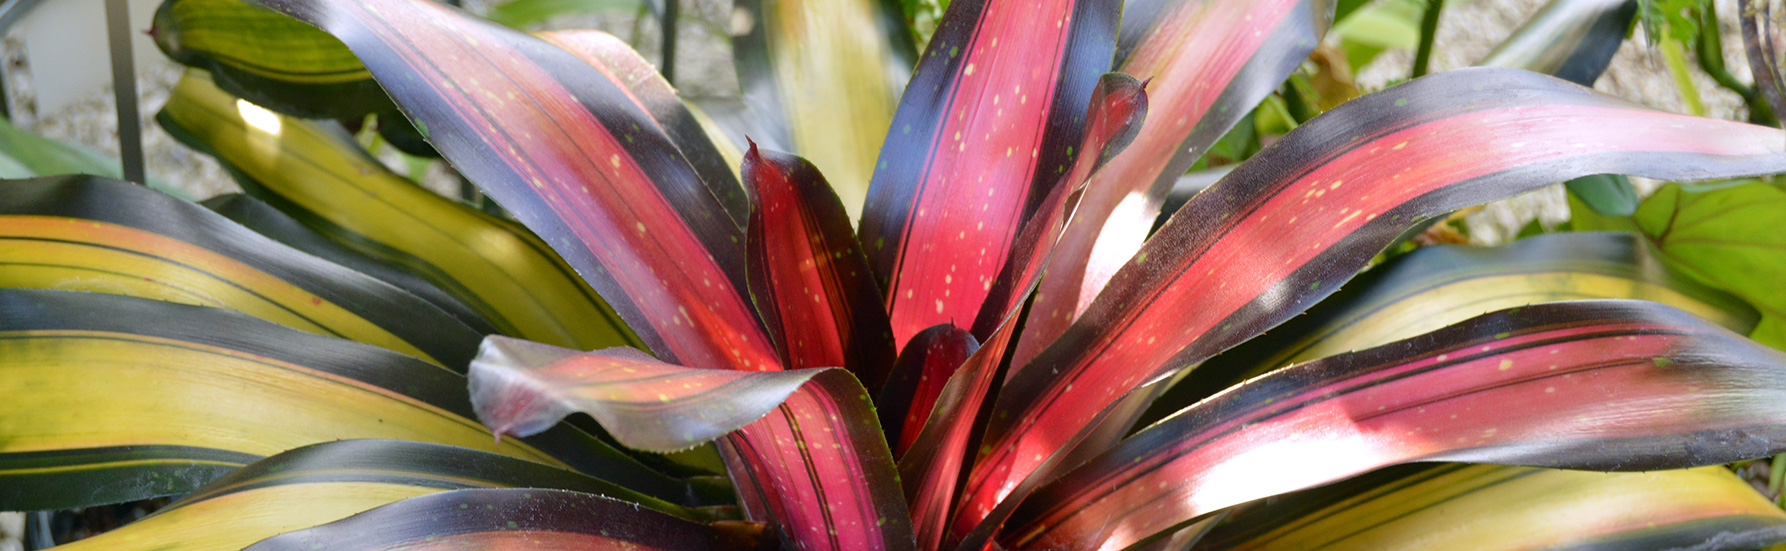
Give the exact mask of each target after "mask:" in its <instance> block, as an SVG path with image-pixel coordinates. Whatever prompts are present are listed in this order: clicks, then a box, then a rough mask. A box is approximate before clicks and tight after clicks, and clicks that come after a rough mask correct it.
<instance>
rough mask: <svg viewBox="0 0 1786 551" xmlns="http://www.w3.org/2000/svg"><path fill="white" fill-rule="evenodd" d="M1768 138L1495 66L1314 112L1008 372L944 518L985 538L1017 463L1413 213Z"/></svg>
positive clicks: (1743, 161)
mask: <svg viewBox="0 0 1786 551" xmlns="http://www.w3.org/2000/svg"><path fill="white" fill-rule="evenodd" d="M1774 137H1777V136H1776V135H1775V134H1774V131H1773V130H1770V129H1767V128H1765V127H1759V126H1752V125H1747V124H1741V123H1732V122H1726V121H1717V120H1711V119H1702V118H1694V117H1687V116H1681V115H1674V114H1668V113H1662V112H1657V111H1652V110H1649V109H1646V108H1642V107H1638V106H1635V105H1632V104H1629V103H1626V102H1623V101H1620V100H1615V99H1612V98H1609V97H1606V96H1601V95H1598V94H1596V93H1594V92H1592V91H1589V90H1586V89H1583V88H1580V87H1577V86H1574V85H1572V84H1568V83H1566V82H1564V81H1560V80H1556V79H1554V78H1550V77H1545V76H1540V75H1536V74H1532V73H1527V72H1523V71H1517V70H1507V69H1491V68H1483V69H1463V70H1457V71H1447V72H1444V73H1438V74H1435V75H1430V76H1428V77H1425V78H1421V79H1418V80H1415V81H1413V82H1410V83H1408V84H1404V85H1402V86H1398V87H1395V88H1391V89H1389V90H1385V91H1383V92H1379V93H1376V94H1372V95H1370V96H1366V97H1363V98H1359V99H1357V100H1353V101H1351V102H1347V103H1346V104H1344V105H1342V106H1340V107H1338V108H1335V109H1334V110H1332V111H1328V112H1327V114H1325V115H1322V116H1321V117H1318V118H1316V119H1315V120H1313V121H1310V122H1309V123H1307V124H1304V125H1303V126H1301V127H1299V128H1298V129H1297V130H1296V131H1294V132H1292V133H1291V134H1289V135H1287V136H1285V137H1284V138H1283V139H1282V140H1280V141H1278V142H1276V143H1274V144H1273V145H1272V147H1270V148H1268V149H1266V150H1265V151H1263V152H1261V153H1260V154H1259V155H1257V156H1255V157H1253V158H1252V159H1249V160H1248V161H1247V162H1246V163H1245V164H1243V165H1241V166H1240V167H1239V168H1237V169H1235V170H1234V172H1232V173H1230V174H1229V175H1228V176H1227V177H1226V178H1224V179H1223V180H1222V181H1220V182H1218V183H1217V184H1215V185H1214V186H1212V187H1211V188H1209V189H1208V190H1205V191H1204V192H1203V193H1200V194H1198V195H1197V196H1196V197H1195V198H1193V199H1192V200H1191V201H1190V202H1189V203H1188V204H1186V205H1185V207H1184V208H1183V209H1182V210H1180V211H1179V212H1178V213H1177V214H1176V215H1174V216H1173V218H1172V220H1171V221H1169V222H1167V223H1166V224H1165V226H1164V227H1163V228H1161V229H1160V231H1159V232H1158V233H1156V234H1155V235H1154V237H1152V238H1150V240H1149V241H1148V243H1147V245H1146V246H1144V247H1142V249H1141V251H1140V253H1138V254H1137V255H1136V256H1135V258H1134V259H1132V260H1130V262H1129V263H1128V264H1127V265H1125V266H1124V267H1123V269H1122V270H1120V271H1118V272H1117V275H1116V276H1115V277H1113V278H1112V279H1111V284H1110V285H1109V286H1107V287H1106V288H1105V290H1104V291H1103V292H1102V294H1100V295H1099V298H1098V299H1097V300H1096V301H1094V302H1093V303H1092V305H1091V307H1089V308H1088V309H1087V310H1086V312H1085V314H1084V315H1082V316H1081V317H1080V319H1079V320H1078V321H1076V322H1075V323H1074V325H1073V327H1071V328H1069V329H1068V330H1067V332H1065V333H1063V334H1062V337H1061V339H1060V340H1058V341H1056V342H1055V343H1054V344H1052V345H1050V346H1049V347H1048V348H1046V349H1044V350H1043V351H1042V352H1041V353H1039V354H1038V355H1037V356H1036V359H1035V360H1033V361H1032V362H1031V363H1030V365H1029V366H1027V367H1025V368H1024V369H1023V371H1019V372H1017V373H1016V375H1014V376H1013V377H1012V378H1011V380H1010V381H1009V382H1008V383H1007V384H1006V388H1005V389H1004V390H1003V391H1002V392H1001V393H1000V396H999V402H1000V403H999V408H998V409H999V413H998V414H995V415H994V416H993V420H992V426H991V428H990V429H989V432H988V442H989V443H990V444H989V446H988V447H987V448H986V453H983V454H981V457H980V459H979V460H978V461H977V462H976V465H975V467H974V475H973V477H972V478H970V480H969V481H968V485H967V493H966V494H965V495H964V499H965V501H964V506H962V507H961V508H960V509H961V510H962V511H963V515H962V517H961V518H960V519H959V522H958V526H962V525H974V524H980V527H979V528H978V529H977V530H976V534H977V535H976V536H975V537H976V538H986V537H990V536H991V533H992V530H993V529H995V527H996V525H997V524H998V522H999V519H998V518H997V517H998V516H999V515H1001V514H1004V513H1008V512H1009V510H1010V508H1011V507H1014V506H1015V500H1013V499H1008V498H1009V497H1010V496H1013V494H1018V495H1017V496H1016V497H1018V498H1020V497H1021V495H1020V494H1021V493H1022V492H1025V491H1027V490H1029V489H1031V488H1033V487H1034V484H1036V483H1039V482H1040V480H1037V478H1040V477H1031V474H1032V473H1038V472H1044V471H1047V470H1048V466H1049V465H1051V464H1052V463H1054V462H1058V461H1060V460H1061V459H1062V458H1063V457H1064V453H1062V452H1061V450H1063V449H1071V448H1073V447H1074V444H1075V443H1076V442H1078V441H1080V440H1082V439H1083V437H1084V434H1085V432H1086V431H1087V430H1090V429H1087V428H1086V427H1093V426H1096V425H1098V424H1099V422H1100V420H1101V419H1102V418H1103V417H1104V415H1105V411H1106V406H1107V405H1109V404H1111V403H1114V402H1115V401H1116V400H1117V399H1118V398H1120V397H1122V396H1123V395H1125V394H1127V393H1128V392H1129V391H1131V390H1133V389H1135V388H1137V387H1140V386H1143V385H1146V384H1149V383H1152V382H1155V381H1159V380H1162V379H1164V378H1166V377H1168V376H1171V375H1173V374H1175V373H1177V372H1179V371H1180V370H1182V369H1183V368H1185V367H1186V366H1190V365H1194V364H1196V363H1198V362H1200V361H1202V360H1204V359H1207V358H1209V357H1211V356H1213V355H1214V354H1216V353H1217V352H1220V351H1222V350H1225V349H1227V348H1230V347H1233V346H1234V345H1236V344H1239V343H1240V342H1242V341H1244V340H1246V339H1248V338H1251V337H1252V336H1254V335H1257V334H1258V333H1260V332H1262V331H1264V330H1265V329H1267V328H1269V327H1271V326H1274V325H1277V324H1278V323H1282V322H1283V321H1284V320H1286V319H1289V318H1290V317H1291V316H1293V315H1294V314H1295V313H1297V312H1300V311H1302V310H1304V309H1306V308H1308V307H1309V306H1311V305H1313V304H1314V303H1315V302H1316V301H1318V300H1320V299H1321V298H1324V297H1326V296H1327V295H1329V294H1331V293H1332V292H1333V291H1334V289H1335V288H1336V287H1337V286H1338V285H1339V284H1340V283H1343V282H1344V281H1346V280H1348V279H1350V278H1351V277H1352V276H1353V275H1355V274H1356V273H1357V272H1358V270H1359V269H1361V268H1363V267H1364V265H1365V264H1366V262H1368V261H1369V259H1370V258H1371V257H1372V256H1373V255H1375V254H1376V253H1377V251H1379V250H1381V249H1382V247H1383V246H1385V245H1386V244H1388V243H1389V242H1390V241H1392V240H1393V239H1394V238H1395V237H1396V236H1397V235H1399V234H1400V233H1401V232H1402V231H1403V230H1404V229H1405V228H1407V227H1408V226H1411V225H1412V224H1413V223H1414V222H1416V221H1418V220H1420V219H1423V218H1426V217H1430V216H1434V215H1437V214H1441V213H1445V212H1449V211H1451V210H1455V209H1457V208H1461V207H1463V206H1467V205H1470V204H1475V203H1480V202H1485V201H1488V200H1492V199H1495V198H1500V197H1505V196H1509V195H1513V194H1516V193H1519V192H1522V191H1527V190H1531V189H1535V188H1537V187H1539V186H1542V185H1547V184H1549V183H1551V182H1555V181H1557V180H1563V179H1568V178H1572V177H1577V176H1583V175H1587V174H1600V173H1618V172H1629V173H1634V174H1640V175H1648V176H1653V177H1664V178H1707V177H1718V176H1738V175H1743V174H1759V173H1772V172H1777V171H1780V170H1783V169H1786V152H1783V149H1786V143H1782V142H1781V141H1780V140H1777V139H1773V138H1774ZM1030 370H1035V372H1036V373H1037V374H1036V375H1026V374H1025V373H1027V372H1029V371H1030ZM1025 479H1029V480H1028V481H1027V482H1025ZM1001 502H1002V503H1001ZM994 504H999V508H998V509H997V510H994V511H993V513H994V515H993V516H992V517H988V521H987V522H985V523H980V520H981V519H980V518H977V517H978V516H979V515H980V513H979V512H980V511H986V510H988V509H991V508H992V506H993V505H994Z"/></svg>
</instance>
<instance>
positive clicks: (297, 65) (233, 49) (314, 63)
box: [149, 0, 392, 119]
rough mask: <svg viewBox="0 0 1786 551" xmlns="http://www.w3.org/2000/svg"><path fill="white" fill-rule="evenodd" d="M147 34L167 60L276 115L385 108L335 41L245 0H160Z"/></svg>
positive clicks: (349, 115) (357, 113)
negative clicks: (199, 71) (204, 73)
mask: <svg viewBox="0 0 1786 551" xmlns="http://www.w3.org/2000/svg"><path fill="white" fill-rule="evenodd" d="M149 34H150V36H153V37H154V38H155V45H156V46H158V47H160V48H161V51H162V53H165V54H167V56H168V57H170V58H173V60H174V61H177V62H179V63H181V64H183V65H186V66H189V67H194V68H198V69H203V70H205V71H207V72H210V73H211V74H212V75H215V76H216V79H217V83H218V84H219V85H220V86H222V87H223V89H225V90H228V91H229V92H230V93H231V94H234V95H237V96H241V97H244V98H248V100H249V101H252V102H254V103H255V104H257V105H263V106H266V107H267V108H270V109H273V110H275V111H279V112H281V113H288V114H291V115H296V116H299V117H305V118H337V119H353V118H359V117H361V116H364V115H367V114H369V113H380V112H388V111H390V109H391V107H392V105H391V99H390V98H389V97H387V96H385V93H384V90H383V89H381V88H379V87H378V83H377V82H374V81H373V80H372V73H369V72H367V71H366V67H365V66H364V65H361V64H360V60H359V59H358V58H355V57H354V55H353V52H351V51H348V49H347V46H346V45H343V44H342V43H341V41H340V40H336V39H335V37H332V36H329V35H328V33H325V32H322V31H319V30H317V29H316V28H315V27H312V26H310V25H305V24H303V23H302V22H299V21H295V20H292V18H290V17H285V16H283V15H280V14H278V13H274V12H272V11H268V10H267V9H265V8H262V7H260V6H256V5H254V4H253V3H250V2H248V1H247V0H165V1H164V2H162V3H161V7H160V8H159V9H157V10H156V11H155V22H154V26H153V27H151V28H150V30H149Z"/></svg>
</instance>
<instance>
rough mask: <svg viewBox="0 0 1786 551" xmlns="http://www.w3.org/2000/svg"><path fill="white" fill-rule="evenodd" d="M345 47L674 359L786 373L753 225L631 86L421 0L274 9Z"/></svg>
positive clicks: (296, 1)
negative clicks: (757, 292) (757, 303)
mask: <svg viewBox="0 0 1786 551" xmlns="http://www.w3.org/2000/svg"><path fill="white" fill-rule="evenodd" d="M261 2H262V3H263V4H265V5H267V6H268V7H271V8H273V9H275V10H277V11H281V12H284V13H286V14H288V15H291V16H293V17H296V18H298V19H301V20H304V21H307V22H310V23H312V24H316V25H318V26H319V27H322V28H323V30H325V31H328V32H329V33H331V34H333V35H335V36H336V37H337V38H340V39H341V40H342V42H344V43H346V44H347V46H348V47H349V48H350V49H352V50H353V51H354V53H355V54H356V55H358V56H359V58H360V60H361V61H363V62H364V63H365V64H366V67H367V68H368V69H370V70H371V72H372V75H373V76H374V77H375V78H376V79H378V81H379V84H381V85H383V86H384V87H385V90H386V91H388V92H389V93H390V94H391V97H392V99H394V100H396V102H397V104H398V106H399V107H401V108H403V110H404V112H405V113H406V114H408V115H409V117H410V118H411V119H414V120H417V121H419V122H420V123H421V124H420V126H422V127H425V128H426V129H427V131H426V134H427V135H428V136H429V140H430V142H431V143H432V144H433V145H434V146H435V148H436V149H438V150H439V151H440V152H441V153H442V154H443V155H445V156H446V157H447V159H448V160H450V161H452V163H453V165H454V166H455V167H456V168H458V169H459V170H460V172H462V173H464V174H465V175H466V176H467V177H469V178H471V180H472V181H474V182H476V183H477V184H478V185H479V186H480V187H482V188H483V189H484V190H485V191H486V192H488V193H490V195H491V196H492V197H494V198H496V200H497V201H498V202H500V203H502V205H503V206H504V207H506V208H508V209H509V210H510V211H511V212H513V213H514V214H515V216H516V217H517V218H518V219H519V220H521V222H522V223H524V224H526V225H527V226H528V228H530V229H532V230H533V231H534V232H535V233H537V234H539V235H540V236H541V237H542V238H543V239H545V240H546V242H547V243H549V244H551V245H552V247H553V249H555V250H557V251H558V253H559V254H560V255H562V256H563V257H564V259H565V260H566V261H567V262H569V263H570V264H571V266H572V267H575V268H576V269H577V271H578V272H579V273H580V274H582V275H583V277H584V278H586V279H588V280H589V282H590V285H591V286H592V287H594V288H595V290H596V291H597V292H599V293H601V295H602V297H603V298H605V299H607V300H608V302H609V303H610V304H611V305H612V306H613V307H614V309H615V310H616V311H617V312H619V313H620V315H621V317H622V318H624V319H625V320H626V321H627V323H628V324H629V325H630V326H631V327H632V328H633V330H634V331H636V332H637V333H638V334H639V336H640V337H641V338H642V339H644V340H645V342H646V343H648V344H650V345H651V349H652V351H653V352H655V353H656V354H657V356H658V357H659V358H662V359H664V360H666V361H671V362H674V363H679V364H684V365H689V366H695V367H706V368H733V369H751V370H768V369H776V359H775V354H774V348H773V347H772V346H771V345H770V343H769V339H768V338H767V337H765V336H764V334H763V330H762V327H761V326H760V324H759V323H758V321H757V319H756V317H755V315H754V314H753V312H752V311H751V308H750V304H749V302H748V300H747V298H746V297H745V295H744V294H743V293H742V290H743V289H744V269H743V268H744V261H743V256H744V239H743V237H744V236H743V235H742V233H743V232H742V231H741V230H740V228H739V227H738V225H737V224H736V222H734V221H733V220H732V219H731V217H730V216H729V215H727V213H726V210H725V209H724V208H723V207H722V206H721V204H720V202H719V201H718V200H717V199H716V198H715V197H714V195H713V193H712V192H711V191H709V189H708V187H707V183H706V182H704V181H703V180H702V179H701V178H700V177H699V176H698V175H697V174H696V173H695V171H694V169H693V168H692V167H691V166H690V164H689V162H688V160H687V159H685V158H684V157H683V155H682V154H681V152H680V150H678V149H677V147H676V145H675V144H674V143H673V142H672V141H671V140H670V139H669V138H668V137H667V136H665V135H664V133H663V132H662V131H660V129H659V128H658V125H657V122H656V121H654V120H653V119H652V118H651V117H650V114H649V113H646V112H645V111H644V110H642V109H640V107H639V105H638V104H637V103H635V102H634V101H633V99H631V98H629V97H628V95H627V90H626V88H625V87H624V86H623V85H622V83H618V82H615V81H613V80H611V79H610V78H609V75H606V74H604V73H602V72H601V71H600V70H598V69H596V67H595V66H593V65H591V64H589V63H587V62H585V61H584V60H583V59H581V58H579V57H577V56H575V55H573V54H570V53H568V52H566V51H564V50H561V49H559V48H557V47H555V46H552V45H550V44H548V43H546V42H544V41H542V40H540V39H538V38H534V37H532V36H528V35H526V34H523V33H520V32H517V31H513V30H510V29H506V28H503V27H499V26H496V25H494V24H491V23H488V22H484V21H480V20H476V19H473V18H470V17H466V16H464V15H462V14H461V13H460V12H458V11H456V10H453V9H451V8H448V7H445V6H442V5H438V4H435V3H433V2H426V1H422V0H351V1H350V0H261Z"/></svg>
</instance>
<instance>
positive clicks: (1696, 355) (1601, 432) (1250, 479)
mask: <svg viewBox="0 0 1786 551" xmlns="http://www.w3.org/2000/svg"><path fill="white" fill-rule="evenodd" d="M1783 401H1786V355H1782V354H1781V353H1779V352H1777V351H1774V350H1772V349H1769V348H1767V347H1764V346H1761V345H1759V344H1756V343H1754V342H1751V341H1749V340H1748V339H1745V338H1743V337H1741V336H1738V335H1736V334H1735V333H1731V332H1729V331H1728V330H1725V329H1723V328H1720V327H1717V326H1714V325H1712V324H1710V323H1706V322H1705V321H1704V320H1701V319H1699V318H1696V317H1693V316H1692V315H1690V314H1687V313H1685V312H1682V311H1679V310H1676V309H1674V308H1671V307H1667V306H1662V305H1660V304H1654V303H1647V302H1637V301H1576V302H1560V303H1549V304H1541V305H1537V306H1532V307H1528V308H1523V309H1513V310H1506V311H1502V312H1496V313H1493V314H1489V315H1485V316H1481V317H1478V318H1474V319H1471V320H1469V321H1466V322H1464V323H1461V324H1458V325H1455V326H1452V327H1449V328H1446V329H1443V330H1440V331H1437V332H1434V333H1430V334H1427V335H1423V336H1420V337H1416V338H1413V339H1409V340H1405V341H1400V342H1397V343H1392V344H1389V345H1385V346H1382V347H1378V348H1373V349H1370V350H1364V351H1360V352H1354V353H1349V354H1342V355H1339V356H1333V357H1329V358H1326V359H1322V360H1318V361H1315V362H1310V363H1306V364H1301V365H1297V366H1293V367H1289V368H1285V369H1282V370H1279V371H1276V372H1273V373H1272V374H1270V375H1267V376H1265V377H1262V378H1260V379H1255V380H1253V381H1250V382H1248V383H1246V384H1244V385H1241V386H1238V387H1235V388H1234V389H1231V390H1229V391H1227V392H1224V393H1222V394H1219V395H1217V396H1215V397H1213V398H1211V399H1209V400H1206V401H1204V402H1202V403H1199V404H1197V405H1195V406H1192V407H1190V408H1187V409H1185V410H1183V411H1180V412H1179V413H1178V414H1177V415H1174V416H1173V417H1170V418H1168V419H1166V420H1164V421H1162V422H1160V423H1159V424H1156V425H1154V426H1152V427H1150V428H1148V429H1147V430H1145V431H1142V432H1141V433H1139V434H1137V435H1135V436H1134V437H1132V438H1130V439H1129V440H1127V441H1125V442H1123V444H1122V445H1121V446H1119V447H1117V448H1115V449H1113V450H1111V451H1110V452H1108V453H1105V454H1104V455H1102V456H1099V457H1098V458H1096V459H1093V460H1091V461H1089V462H1087V463H1086V464H1084V465H1082V466H1080V467H1078V468H1076V469H1074V470H1073V471H1071V472H1069V473H1068V474H1066V475H1064V476H1062V477H1060V478H1058V479H1056V480H1055V481H1053V482H1050V483H1049V484H1048V485H1046V486H1044V487H1043V488H1042V489H1040V490H1038V491H1037V492H1036V493H1035V494H1034V495H1032V496H1031V497H1030V499H1029V501H1027V502H1026V503H1025V504H1024V505H1023V506H1022V507H1020V508H1019V509H1018V510H1017V513H1016V514H1015V515H1013V517H1012V519H1011V522H1010V524H1009V525H1008V526H1007V530H1006V531H1005V535H1004V536H1003V537H1002V538H1001V539H1003V540H1004V541H1005V543H1007V544H1008V545H1011V546H1012V547H1014V548H1035V547H1045V548H1066V549H1079V550H1083V549H1101V548H1122V547H1125V546H1127V545H1129V544H1130V543H1133V542H1135V541H1138V540H1140V539H1142V538H1145V537H1147V536H1148V535H1150V534H1153V533H1155V532H1158V531H1161V530H1166V529H1169V528H1172V527H1174V526H1176V525H1178V524H1180V523H1183V522H1186V521H1189V520H1191V519H1193V518H1196V517H1198V516H1200V515H1203V514H1206V513H1209V512H1212V511H1216V510H1219V509H1222V508H1224V507H1228V506H1232V505H1236V504H1239V503H1243V502H1247V501H1251V500H1254V499H1258V498H1263V497H1267V496H1271V495H1276V494H1279V493H1284V492H1288V491H1292V490H1297V489H1301V488H1306V487H1310V486H1314V485H1318V484H1323V483H1326V482H1331V481H1334V480H1338V479H1341V478H1344V477H1348V476H1352V475H1356V474H1360V473H1363V472H1366V471H1369V470H1372V469H1376V468H1379V467H1383V466H1387V465H1392V464H1396V463H1404V462H1411V461H1465V462H1485V463H1501V464H1516V465H1532V466H1548V467H1567V468H1578V469H1594V470H1631V471H1636V470H1653V469H1664V468H1679V467H1686V466H1697V465H1709V464H1716V463H1726V462H1729V461H1733V460H1737V459H1744V458H1751V457H1760V456H1764V455H1769V454H1773V453H1776V452H1779V451H1780V450H1782V449H1786V429H1782V426H1783V425H1782V424H1781V423H1782V422H1786V409H1782V408H1781V407H1779V406H1778V404H1781V403H1783ZM1309 458H1319V459H1318V460H1314V461H1310V460H1309Z"/></svg>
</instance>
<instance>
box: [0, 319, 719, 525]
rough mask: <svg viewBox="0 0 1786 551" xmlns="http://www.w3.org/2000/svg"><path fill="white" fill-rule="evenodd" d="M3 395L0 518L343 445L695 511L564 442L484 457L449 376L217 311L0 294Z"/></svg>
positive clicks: (640, 475)
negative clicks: (355, 442) (573, 473)
mask: <svg viewBox="0 0 1786 551" xmlns="http://www.w3.org/2000/svg"><path fill="white" fill-rule="evenodd" d="M0 395H5V396H7V397H8V398H7V399H6V400H0V419H3V421H0V508H4V509H8V510H14V511H29V510H40V509H59V508H68V507H84V506H89V505H96V504H102V503H115V502H120V501H129V500H136V499H144V498H148V497H154V496H161V495H174V494H181V493H186V492H188V491H191V490H192V489H194V488H196V487H198V486H199V485H201V484H204V483H206V482H209V481H211V480H212V479H214V478H217V477H218V476H221V475H223V474H226V473H228V472H229V471H232V470H235V469H236V468H237V467H240V466H242V465H244V464H247V463H250V462H253V461H254V460H256V459H259V458H261V457H263V456H267V455H272V454H276V453H279V452H281V451H285V450H288V449H292V448H296V447H299V446H304V445H309V444H314V443H317V442H325V441H330V440H339V439H349V438H394V439H404V440H415V441H422V442H435V443H442V444H450V445H456V446H461V447H466V448H473V449H480V450H487V451H494V452H497V453H501V454H504V455H509V456H514V457H519V458H522V459H527V460H529V461H535V462H540V463H545V464H548V465H554V466H560V467H565V466H569V467H572V468H575V469H577V470H578V471H581V472H585V473H598V474H599V475H600V476H601V477H602V478H603V479H605V480H609V481H612V482H615V483H618V484H623V485H625V486H626V487H628V488H633V489H636V490H638V491H640V492H642V493H645V494H647V495H651V496H654V497H658V498H660V499H666V500H673V501H678V502H682V501H686V500H689V499H691V498H690V497H689V496H690V495H691V492H690V489H689V486H688V484H686V483H684V482H682V481H680V480H675V479H671V478H668V477H665V476H663V475H660V474H657V473H655V472H653V471H651V470H649V469H647V468H645V467H643V466H642V465H640V464H638V463H637V462H635V461H633V460H632V459H631V458H629V457H627V456H626V455H625V454H622V453H621V452H619V451H617V450H614V449H613V448H610V447H608V446H607V445H606V444H603V443H602V442H601V441H599V440H597V439H595V438H594V437H592V436H590V435H589V434H587V433H584V432H581V431H579V430H577V429H574V428H572V427H568V426H560V427H555V428H553V429H552V430H550V431H548V432H546V433H542V434H540V435H538V436H535V437H533V438H529V439H526V440H506V441H503V442H501V443H496V442H493V441H492V439H491V438H490V433H489V432H487V431H485V430H484V429H483V427H482V426H479V425H478V424H477V422H476V421H474V420H472V419H473V414H472V410H471V404H470V402H469V400H467V399H466V395H465V378H464V377H463V376H461V375H459V374H457V373H454V372H452V371H449V370H447V369H445V368H442V367H438V366H434V365H430V364H427V363H424V362H422V361H420V360H416V359H414V358H410V357H407V356H403V355H400V354H396V353H393V352H389V351H386V350H382V349H378V348H374V347H371V346H366V345H361V344H357V343H353V342H349V341H344V340H340V339H333V338H329V337H322V336H317V335H312V334H310V333H305V332H302V331H297V330H293V329H288V328H284V327H280V326H277V325H273V324H271V323H267V322H263V321H260V320H257V319H254V318H250V317H248V316H244V315H241V314H236V313H234V312H228V311H225V310H218V309H214V308H200V307H193V306H185V305H180V304H173V303H168V302H160V301H153V300H144V299H137V298H131V297H122V296H113V295H104V294H97V293H76V292H69V291H41V290H27V289H0Z"/></svg>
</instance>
